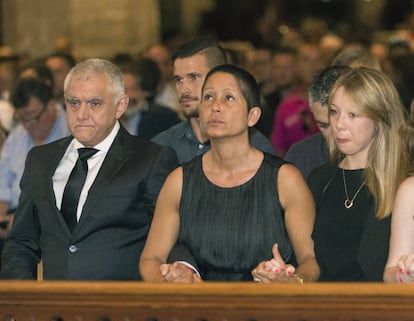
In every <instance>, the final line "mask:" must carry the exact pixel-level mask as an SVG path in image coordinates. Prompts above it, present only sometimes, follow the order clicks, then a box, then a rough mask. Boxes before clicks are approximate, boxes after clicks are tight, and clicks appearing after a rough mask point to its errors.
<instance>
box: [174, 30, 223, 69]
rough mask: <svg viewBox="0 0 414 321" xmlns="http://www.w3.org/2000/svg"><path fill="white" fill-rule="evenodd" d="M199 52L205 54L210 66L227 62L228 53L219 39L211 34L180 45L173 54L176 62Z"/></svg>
mask: <svg viewBox="0 0 414 321" xmlns="http://www.w3.org/2000/svg"><path fill="white" fill-rule="evenodd" d="M197 54H203V55H205V57H206V58H207V64H208V65H209V67H210V68H213V67H215V66H218V65H222V64H225V63H227V55H226V52H225V50H224V49H223V47H221V46H220V44H219V42H218V40H217V39H216V38H214V37H211V36H201V37H196V38H193V39H192V40H190V41H189V42H186V43H184V44H183V45H181V46H179V47H178V48H177V49H176V50H175V52H174V53H173V54H172V57H171V60H172V62H173V63H174V61H175V60H176V59H179V58H189V57H192V56H194V55H197Z"/></svg>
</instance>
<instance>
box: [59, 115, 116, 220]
mask: <svg viewBox="0 0 414 321" xmlns="http://www.w3.org/2000/svg"><path fill="white" fill-rule="evenodd" d="M119 128H120V125H119V123H118V122H116V124H115V126H114V128H113V129H112V131H111V132H110V134H109V135H108V136H107V137H106V138H105V139H104V140H103V141H101V142H100V143H99V144H97V145H96V146H94V148H95V149H97V150H98V152H97V153H96V154H95V155H93V156H92V157H91V158H89V159H88V175H87V176H86V181H85V185H83V188H82V191H81V194H80V198H79V203H78V209H77V220H78V221H79V219H80V216H81V213H82V209H83V205H84V204H85V201H86V198H87V197H88V192H89V189H90V187H91V186H92V184H93V182H94V181H95V178H96V176H97V175H98V172H99V169H100V168H101V166H102V163H103V161H104V159H105V157H106V154H107V153H108V150H109V148H110V147H111V145H112V143H113V141H114V139H115V136H116V135H117V133H118V131H119ZM83 147H85V146H84V145H82V144H81V143H80V142H79V141H78V140H77V139H76V138H74V139H73V140H72V141H71V143H70V144H69V146H68V148H67V149H66V152H65V154H64V155H63V157H62V159H61V161H60V163H59V165H58V167H57V168H56V171H55V174H54V175H53V190H54V192H55V199H56V206H57V208H58V209H59V210H60V206H61V204H62V198H63V191H64V189H65V186H66V183H67V181H68V179H69V175H70V173H71V172H72V169H73V167H75V163H76V161H77V160H78V157H79V156H78V149H79V148H83Z"/></svg>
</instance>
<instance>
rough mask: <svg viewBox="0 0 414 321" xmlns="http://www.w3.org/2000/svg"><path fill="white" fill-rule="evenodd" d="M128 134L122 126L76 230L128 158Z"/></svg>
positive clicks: (95, 182)
mask: <svg viewBox="0 0 414 321" xmlns="http://www.w3.org/2000/svg"><path fill="white" fill-rule="evenodd" d="M128 135H129V134H128V133H127V132H126V131H125V130H124V129H123V127H121V128H120V130H119V133H118V135H117V136H116V137H115V140H114V142H113V143H112V145H111V148H110V149H109V151H108V153H107V155H106V157H105V160H104V162H103V164H102V167H101V168H100V170H99V172H98V175H97V176H96V178H95V181H94V182H93V184H92V186H91V188H90V189H89V192H88V197H87V199H86V201H85V204H84V206H83V210H82V215H81V217H80V220H79V222H78V224H77V226H76V228H75V232H76V231H78V230H79V229H80V228H81V227H82V224H83V222H84V220H85V218H86V217H87V215H88V214H87V213H90V212H93V211H95V209H96V207H97V206H98V205H99V202H100V200H101V199H102V197H104V195H106V190H107V188H108V187H110V184H111V181H112V178H113V177H114V176H116V175H117V173H118V172H119V170H120V169H121V168H122V167H123V166H124V164H125V162H126V161H127V160H128V157H129V156H128V155H129V154H128V152H127V148H125V146H124V145H125V139H127V138H128Z"/></svg>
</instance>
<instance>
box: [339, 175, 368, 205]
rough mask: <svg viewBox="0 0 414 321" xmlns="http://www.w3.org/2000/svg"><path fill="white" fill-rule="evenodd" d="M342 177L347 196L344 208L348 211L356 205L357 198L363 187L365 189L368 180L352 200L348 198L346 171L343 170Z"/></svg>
mask: <svg viewBox="0 0 414 321" xmlns="http://www.w3.org/2000/svg"><path fill="white" fill-rule="evenodd" d="M342 177H343V179H344V190H345V196H346V199H345V202H344V206H345V208H346V209H347V210H348V209H350V208H351V207H352V206H353V205H354V201H355V198H356V197H357V196H358V194H359V192H360V191H361V189H362V187H364V185H365V183H366V181H367V180H364V181H363V182H362V184H361V186H360V187H359V188H358V189H357V191H356V192H355V194H354V196H353V197H352V198H351V199H349V196H348V188H347V186H346V179H345V171H344V170H343V169H342Z"/></svg>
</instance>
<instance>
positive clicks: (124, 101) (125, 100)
mask: <svg viewBox="0 0 414 321" xmlns="http://www.w3.org/2000/svg"><path fill="white" fill-rule="evenodd" d="M128 104H129V97H128V96H127V95H122V97H121V99H120V100H119V101H118V104H117V105H116V119H119V118H120V117H121V116H122V114H123V113H124V112H125V110H126V109H127V108H128Z"/></svg>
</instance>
